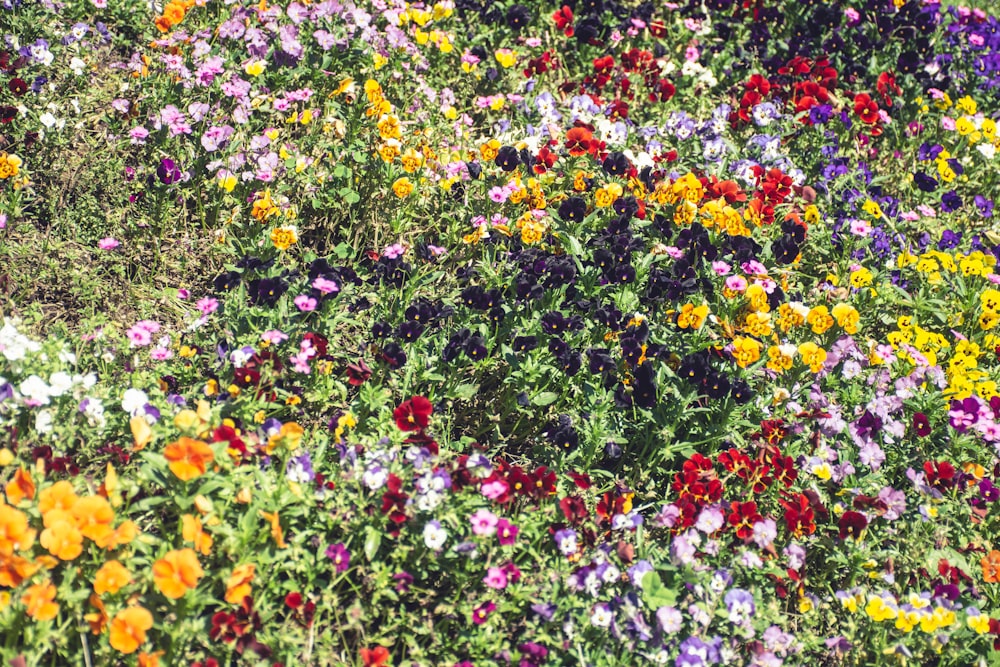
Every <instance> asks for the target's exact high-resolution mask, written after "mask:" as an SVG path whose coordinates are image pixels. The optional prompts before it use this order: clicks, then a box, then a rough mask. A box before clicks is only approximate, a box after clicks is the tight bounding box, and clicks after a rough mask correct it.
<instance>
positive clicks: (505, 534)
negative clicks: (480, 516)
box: [497, 519, 521, 546]
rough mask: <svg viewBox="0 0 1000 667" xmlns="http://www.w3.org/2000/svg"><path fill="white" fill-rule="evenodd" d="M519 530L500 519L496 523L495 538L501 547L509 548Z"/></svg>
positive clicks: (515, 539) (505, 520)
mask: <svg viewBox="0 0 1000 667" xmlns="http://www.w3.org/2000/svg"><path fill="white" fill-rule="evenodd" d="M519 532H521V529H520V528H518V527H517V526H515V525H514V524H512V523H511V522H510V521H508V520H507V519H500V521H498V522H497V538H498V539H499V540H500V544H502V545H503V546H510V545H512V544H514V542H516V541H517V534H518V533H519Z"/></svg>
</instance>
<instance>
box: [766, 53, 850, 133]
mask: <svg viewBox="0 0 1000 667" xmlns="http://www.w3.org/2000/svg"><path fill="white" fill-rule="evenodd" d="M778 74H781V75H784V76H787V77H790V79H791V97H790V98H789V102H790V103H791V104H792V106H794V107H795V111H796V113H799V112H802V111H809V110H810V109H812V108H813V107H815V106H819V105H821V104H828V103H829V102H830V94H831V93H833V92H835V90H836V88H837V70H836V69H834V68H833V67H831V66H830V61H829V60H828V59H827V58H820V59H819V60H817V61H815V62H814V61H813V60H812V59H810V58H805V57H803V56H796V57H795V58H792V59H791V60H789V61H788V64H787V65H785V66H784V67H782V68H780V69H778ZM802 122H803V123H805V124H807V125H811V124H812V121H811V120H809V117H808V116H806V117H804V118H803V119H802Z"/></svg>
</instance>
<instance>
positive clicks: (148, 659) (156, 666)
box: [139, 651, 164, 667]
mask: <svg viewBox="0 0 1000 667" xmlns="http://www.w3.org/2000/svg"><path fill="white" fill-rule="evenodd" d="M163 653H164V652H163V651H156V652H155V653H140V654H139V667H160V656H161V655H163Z"/></svg>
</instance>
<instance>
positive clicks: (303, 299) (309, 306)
mask: <svg viewBox="0 0 1000 667" xmlns="http://www.w3.org/2000/svg"><path fill="white" fill-rule="evenodd" d="M295 306H296V308H298V309H299V310H301V311H302V312H303V313H308V312H309V311H312V310H316V299H314V298H312V297H311V296H309V295H308V294H300V295H298V296H297V297H295Z"/></svg>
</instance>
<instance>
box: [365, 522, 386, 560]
mask: <svg viewBox="0 0 1000 667" xmlns="http://www.w3.org/2000/svg"><path fill="white" fill-rule="evenodd" d="M380 546H382V533H381V532H380V531H379V530H378V528H376V527H375V526H368V528H367V529H366V530H365V558H367V559H368V560H369V561H373V560H375V555H376V554H378V548H379V547H380Z"/></svg>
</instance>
